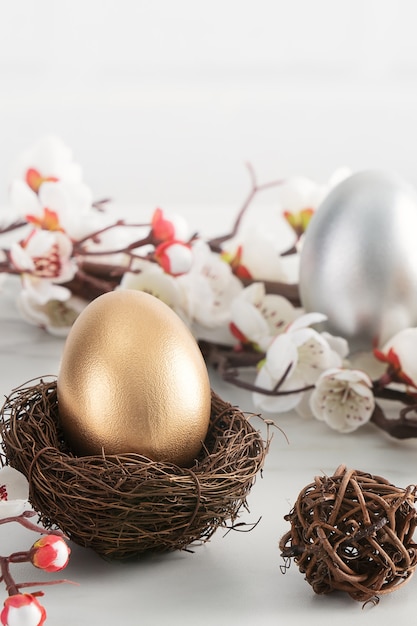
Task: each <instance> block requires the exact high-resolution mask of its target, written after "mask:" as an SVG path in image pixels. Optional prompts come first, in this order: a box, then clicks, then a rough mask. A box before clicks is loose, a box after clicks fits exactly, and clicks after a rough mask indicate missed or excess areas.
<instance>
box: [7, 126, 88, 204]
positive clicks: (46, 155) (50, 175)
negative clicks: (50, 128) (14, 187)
mask: <svg viewBox="0 0 417 626" xmlns="http://www.w3.org/2000/svg"><path fill="white" fill-rule="evenodd" d="M10 175H11V179H15V178H17V179H20V180H22V181H24V182H26V183H27V184H28V185H29V186H30V187H31V189H33V190H34V191H35V192H37V191H38V190H39V189H40V187H41V185H42V184H43V183H44V182H45V181H57V180H60V181H66V182H70V183H79V182H81V180H82V170H81V167H80V165H79V164H78V163H76V162H75V161H74V160H73V154H72V151H71V150H70V148H69V147H68V146H67V145H66V144H65V143H64V142H63V141H62V139H60V138H59V137H56V136H54V135H48V136H46V137H43V138H42V139H40V140H39V141H38V142H37V143H35V144H34V145H32V146H30V147H29V148H27V149H26V150H24V151H23V152H22V153H21V154H20V156H19V157H18V159H17V160H16V161H15V163H14V165H13V166H12V169H11V172H10Z"/></svg>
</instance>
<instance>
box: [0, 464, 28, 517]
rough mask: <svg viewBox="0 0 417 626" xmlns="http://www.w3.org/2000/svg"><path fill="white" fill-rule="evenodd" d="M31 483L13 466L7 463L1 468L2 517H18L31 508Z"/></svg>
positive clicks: (0, 509)
mask: <svg viewBox="0 0 417 626" xmlns="http://www.w3.org/2000/svg"><path fill="white" fill-rule="evenodd" d="M28 499H29V483H28V481H27V480H26V478H25V477H24V476H23V474H21V473H20V472H18V471H17V470H15V469H14V468H13V467H9V466H8V465H6V466H5V467H2V468H1V469H0V519H6V518H8V517H18V516H19V515H21V514H22V513H24V512H25V511H29V510H31V507H30V505H29V502H28Z"/></svg>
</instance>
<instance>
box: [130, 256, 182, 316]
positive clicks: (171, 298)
mask: <svg viewBox="0 0 417 626" xmlns="http://www.w3.org/2000/svg"><path fill="white" fill-rule="evenodd" d="M119 289H136V290H137V291H145V292H146V293H149V294H151V295H152V296H155V297H156V298H159V300H161V301H162V302H164V303H165V304H166V305H167V306H169V307H171V309H173V310H174V311H175V312H176V313H178V314H179V315H180V317H182V318H183V320H184V321H188V322H189V320H188V319H187V315H186V311H185V306H184V305H185V302H184V298H183V292H182V289H181V287H180V285H179V283H178V281H177V279H176V278H174V277H173V276H171V275H170V274H166V273H165V272H164V270H163V269H162V267H161V266H160V265H157V264H156V263H152V262H151V261H146V260H143V259H135V260H134V262H133V263H132V264H131V267H130V271H128V272H125V273H124V275H123V278H122V280H121V282H120V286H119Z"/></svg>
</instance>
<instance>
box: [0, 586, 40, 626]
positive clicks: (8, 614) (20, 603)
mask: <svg viewBox="0 0 417 626" xmlns="http://www.w3.org/2000/svg"><path fill="white" fill-rule="evenodd" d="M0 620H1V623H2V625H3V626H18V625H19V624H24V625H25V626H42V624H43V623H44V622H45V620H46V611H45V609H44V607H43V606H42V605H41V604H40V603H39V602H38V600H37V599H36V598H35V596H33V595H31V594H30V593H18V594H16V595H13V596H9V597H8V598H6V600H5V601H4V608H3V610H2V612H1V614H0Z"/></svg>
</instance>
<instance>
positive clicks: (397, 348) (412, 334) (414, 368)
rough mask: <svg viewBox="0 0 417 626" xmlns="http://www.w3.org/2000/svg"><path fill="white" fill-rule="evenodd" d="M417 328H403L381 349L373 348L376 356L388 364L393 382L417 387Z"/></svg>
mask: <svg viewBox="0 0 417 626" xmlns="http://www.w3.org/2000/svg"><path fill="white" fill-rule="evenodd" d="M416 351H417V328H404V329H403V330H400V331H399V332H398V333H397V334H396V335H394V336H393V337H392V338H391V339H390V340H389V341H387V343H386V344H385V345H384V346H383V348H382V349H381V350H375V351H374V353H375V355H376V356H377V358H378V359H379V360H380V361H382V362H385V363H387V364H388V366H389V369H391V370H392V372H393V376H394V378H395V380H394V382H402V383H405V384H406V385H409V386H412V387H417V361H416Z"/></svg>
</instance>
